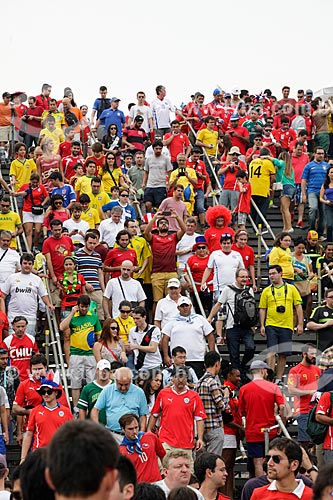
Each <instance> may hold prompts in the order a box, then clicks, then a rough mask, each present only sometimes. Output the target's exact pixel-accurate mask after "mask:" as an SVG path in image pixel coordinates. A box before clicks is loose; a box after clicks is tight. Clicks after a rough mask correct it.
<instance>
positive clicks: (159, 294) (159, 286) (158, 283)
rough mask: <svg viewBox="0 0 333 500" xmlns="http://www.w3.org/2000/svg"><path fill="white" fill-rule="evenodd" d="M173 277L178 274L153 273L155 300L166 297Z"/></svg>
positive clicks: (152, 282)
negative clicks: (169, 282)
mask: <svg viewBox="0 0 333 500" xmlns="http://www.w3.org/2000/svg"><path fill="white" fill-rule="evenodd" d="M171 278H177V279H178V274H177V273H176V272H174V273H172V272H171V273H153V274H152V275H151V285H152V287H153V298H154V302H158V301H159V300H161V299H163V298H164V297H166V295H167V294H168V281H169V280H170V279H171Z"/></svg>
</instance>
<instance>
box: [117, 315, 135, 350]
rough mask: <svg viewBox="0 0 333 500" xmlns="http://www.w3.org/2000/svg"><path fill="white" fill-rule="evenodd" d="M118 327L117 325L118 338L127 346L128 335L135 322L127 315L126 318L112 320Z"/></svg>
mask: <svg viewBox="0 0 333 500" xmlns="http://www.w3.org/2000/svg"><path fill="white" fill-rule="evenodd" d="M114 319H115V320H116V321H117V323H118V325H119V336H120V338H121V340H123V341H124V342H125V344H128V334H129V331H130V329H131V328H133V326H135V321H134V319H133V318H132V316H131V315H130V314H129V315H128V316H127V318H121V317H120V316H118V317H117V318H114Z"/></svg>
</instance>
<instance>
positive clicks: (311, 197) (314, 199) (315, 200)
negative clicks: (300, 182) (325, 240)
mask: <svg viewBox="0 0 333 500" xmlns="http://www.w3.org/2000/svg"><path fill="white" fill-rule="evenodd" d="M308 202H309V225H310V227H309V229H316V218H317V216H318V211H319V218H318V234H319V236H323V234H324V229H325V224H326V220H325V210H324V208H325V205H323V203H320V201H319V193H309V194H308Z"/></svg>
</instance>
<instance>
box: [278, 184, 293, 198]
mask: <svg viewBox="0 0 333 500" xmlns="http://www.w3.org/2000/svg"><path fill="white" fill-rule="evenodd" d="M295 194H296V187H295V186H292V185H291V184H284V186H283V188H282V193H281V196H287V197H288V198H290V200H291V201H293V200H294V198H295Z"/></svg>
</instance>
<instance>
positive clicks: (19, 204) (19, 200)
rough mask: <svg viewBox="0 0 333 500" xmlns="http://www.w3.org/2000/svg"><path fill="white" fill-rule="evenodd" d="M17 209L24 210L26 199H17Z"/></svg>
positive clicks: (19, 197) (20, 197)
mask: <svg viewBox="0 0 333 500" xmlns="http://www.w3.org/2000/svg"><path fill="white" fill-rule="evenodd" d="M16 203H17V208H23V204H24V198H23V196H18V197H17V198H16Z"/></svg>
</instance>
